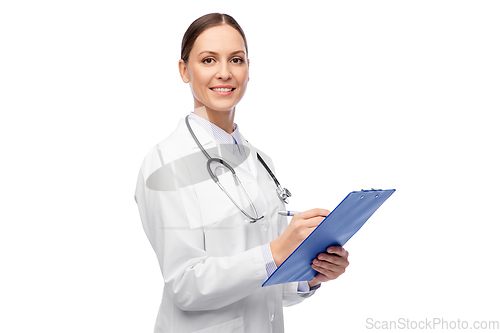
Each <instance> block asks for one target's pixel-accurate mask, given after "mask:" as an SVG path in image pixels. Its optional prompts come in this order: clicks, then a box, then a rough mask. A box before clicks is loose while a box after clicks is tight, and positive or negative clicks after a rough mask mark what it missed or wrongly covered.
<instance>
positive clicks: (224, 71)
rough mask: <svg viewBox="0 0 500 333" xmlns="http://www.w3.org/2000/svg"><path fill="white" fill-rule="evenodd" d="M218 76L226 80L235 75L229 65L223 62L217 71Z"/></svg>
mask: <svg viewBox="0 0 500 333" xmlns="http://www.w3.org/2000/svg"><path fill="white" fill-rule="evenodd" d="M216 77H217V78H218V79H220V80H224V81H226V80H229V79H230V78H232V77H233V75H232V74H231V70H230V68H229V66H228V65H226V64H223V65H221V67H220V68H219V71H218V72H217V74H216Z"/></svg>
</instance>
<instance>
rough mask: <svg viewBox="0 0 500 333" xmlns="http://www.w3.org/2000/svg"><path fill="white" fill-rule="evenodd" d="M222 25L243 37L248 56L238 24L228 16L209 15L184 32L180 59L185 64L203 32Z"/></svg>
mask: <svg viewBox="0 0 500 333" xmlns="http://www.w3.org/2000/svg"><path fill="white" fill-rule="evenodd" d="M223 24H227V25H229V26H231V27H233V28H234V29H236V31H238V32H239V33H240V35H241V37H243V41H244V42H245V50H246V52H247V55H248V46H247V39H246V37H245V33H244V32H243V29H241V27H240V25H239V24H238V22H236V20H235V19H234V18H232V16H230V15H227V14H221V13H211V14H206V15H203V16H202V17H199V18H197V19H196V20H195V21H194V22H193V23H191V25H190V26H189V28H188V29H187V30H186V33H184V37H183V38H182V46H181V59H182V60H184V62H185V63H187V61H188V58H189V53H191V50H192V49H193V45H194V42H195V41H196V39H197V38H198V36H199V35H201V33H202V32H203V31H205V30H207V29H209V28H212V27H216V26H219V25H223Z"/></svg>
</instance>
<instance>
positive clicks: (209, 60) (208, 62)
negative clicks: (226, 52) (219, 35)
mask: <svg viewBox="0 0 500 333" xmlns="http://www.w3.org/2000/svg"><path fill="white" fill-rule="evenodd" d="M201 62H202V63H204V64H207V65H210V64H213V63H214V62H215V59H214V58H205V59H203V60H202V61H201Z"/></svg>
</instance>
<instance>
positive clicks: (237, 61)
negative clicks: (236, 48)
mask: <svg viewBox="0 0 500 333" xmlns="http://www.w3.org/2000/svg"><path fill="white" fill-rule="evenodd" d="M231 61H232V62H234V63H236V64H242V63H243V62H244V61H243V59H241V58H233V59H231Z"/></svg>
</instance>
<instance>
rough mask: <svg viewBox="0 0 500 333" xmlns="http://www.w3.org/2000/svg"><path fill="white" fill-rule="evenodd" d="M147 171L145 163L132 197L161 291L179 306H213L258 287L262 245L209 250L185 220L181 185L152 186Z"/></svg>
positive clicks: (199, 232) (263, 274)
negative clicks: (218, 252) (219, 253)
mask: <svg viewBox="0 0 500 333" xmlns="http://www.w3.org/2000/svg"><path fill="white" fill-rule="evenodd" d="M145 173H146V174H147V173H149V172H148V171H147V170H146V171H145V167H144V163H143V166H142V167H141V172H140V173H139V177H138V180H137V187H136V193H135V199H136V202H137V204H138V206H139V212H140V216H141V220H142V223H143V227H144V230H145V232H146V235H147V236H148V239H149V241H150V243H151V245H152V246H153V249H154V251H155V252H156V255H157V257H158V262H159V264H160V268H161V271H162V275H163V279H164V283H165V285H164V293H166V294H167V296H168V297H169V298H170V299H171V300H172V301H173V303H174V304H175V305H176V306H177V307H178V308H180V309H181V310H184V311H199V310H215V309H219V308H222V307H225V306H228V305H230V304H232V303H234V302H236V301H238V300H241V299H243V298H245V297H247V296H248V295H250V294H252V293H253V292H255V291H256V290H257V289H259V288H261V285H262V283H263V281H264V280H265V277H266V270H265V263H264V258H263V256H262V251H261V247H260V246H258V247H255V248H252V249H250V250H247V251H245V252H242V253H239V254H236V255H232V256H225V257H210V256H207V253H206V252H205V250H204V232H203V228H202V227H199V228H192V227H191V226H190V225H189V221H188V217H187V215H186V210H185V209H186V208H185V202H184V199H183V195H182V193H181V191H180V190H178V189H177V190H166V191H158V190H152V189H150V188H148V187H147V186H146V177H147V175H145ZM175 181H179V180H178V179H176V180H175Z"/></svg>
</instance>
